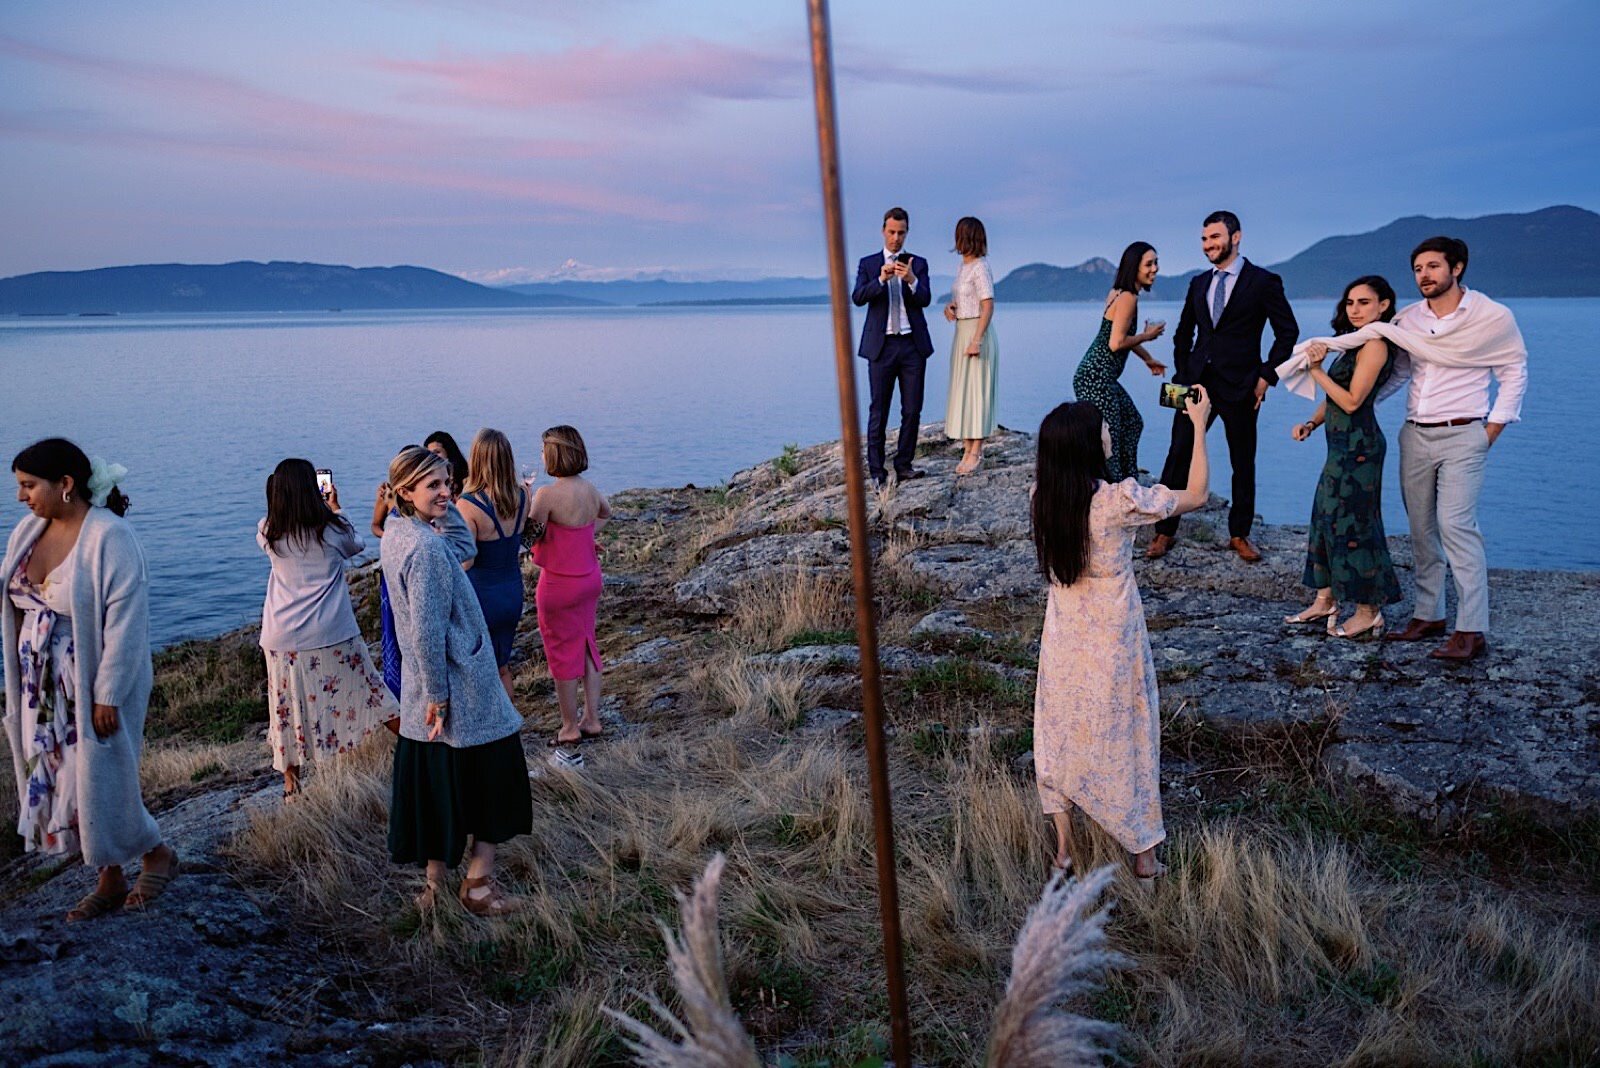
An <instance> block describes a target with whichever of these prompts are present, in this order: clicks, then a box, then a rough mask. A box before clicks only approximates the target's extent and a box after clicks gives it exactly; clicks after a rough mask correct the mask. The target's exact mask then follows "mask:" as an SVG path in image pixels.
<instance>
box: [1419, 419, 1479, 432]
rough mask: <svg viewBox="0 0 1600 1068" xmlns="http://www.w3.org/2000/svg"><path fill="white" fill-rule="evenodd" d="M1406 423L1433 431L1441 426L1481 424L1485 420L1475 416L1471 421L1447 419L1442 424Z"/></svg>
mask: <svg viewBox="0 0 1600 1068" xmlns="http://www.w3.org/2000/svg"><path fill="white" fill-rule="evenodd" d="M1406 422H1408V423H1410V424H1411V425H1412V426H1420V427H1421V428H1422V429H1424V430H1433V429H1434V428H1436V427H1441V426H1466V425H1467V424H1468V423H1481V422H1483V419H1482V418H1481V417H1479V416H1473V417H1471V418H1469V419H1446V420H1445V421H1444V422H1442V423H1419V422H1417V421H1416V420H1415V419H1407V420H1406Z"/></svg>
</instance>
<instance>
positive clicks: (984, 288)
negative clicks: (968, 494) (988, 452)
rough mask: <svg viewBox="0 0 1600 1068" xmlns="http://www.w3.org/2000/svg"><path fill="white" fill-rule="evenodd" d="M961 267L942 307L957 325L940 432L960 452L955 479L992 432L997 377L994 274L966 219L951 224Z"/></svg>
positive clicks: (977, 232)
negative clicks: (959, 445)
mask: <svg viewBox="0 0 1600 1068" xmlns="http://www.w3.org/2000/svg"><path fill="white" fill-rule="evenodd" d="M956 251H957V252H959V253H961V267H960V269H959V270H957V271H956V284H955V286H954V288H953V289H952V290H951V293H950V303H949V304H946V305H945V308H944V317H945V318H946V319H948V320H949V321H950V322H952V323H955V324H956V336H955V340H954V341H953V342H952V343H951V346H950V403H949V406H948V407H947V408H946V409H945V417H944V432H945V434H946V435H948V436H949V437H950V438H952V439H953V440H956V441H960V442H961V443H962V444H963V445H964V446H965V449H964V450H963V452H962V455H961V462H960V463H959V464H957V465H956V474H958V475H970V474H971V473H972V472H973V471H976V470H977V469H978V464H979V463H981V462H982V460H983V441H984V439H985V438H987V437H988V436H989V435H990V434H993V433H994V429H995V401H996V393H997V387H998V384H999V377H1000V347H999V345H998V344H997V343H996V342H995V337H994V330H993V328H992V324H993V320H994V275H992V274H991V273H989V261H988V260H987V259H985V258H984V257H985V256H987V255H988V254H989V237H988V235H987V234H985V233H984V230H983V223H982V222H980V221H978V220H977V219H974V218H973V217H972V216H970V215H968V216H966V217H964V218H963V219H962V220H961V221H960V222H958V223H956Z"/></svg>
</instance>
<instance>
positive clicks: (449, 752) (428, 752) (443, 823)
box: [389, 734, 533, 867]
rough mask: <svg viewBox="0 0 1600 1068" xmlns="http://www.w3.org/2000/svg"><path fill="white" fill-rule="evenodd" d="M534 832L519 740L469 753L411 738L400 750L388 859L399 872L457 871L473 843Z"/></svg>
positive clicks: (503, 740)
mask: <svg viewBox="0 0 1600 1068" xmlns="http://www.w3.org/2000/svg"><path fill="white" fill-rule="evenodd" d="M532 830H533V795H532V794H531V793H530V792H529V791H528V765H527V764H526V762H525V761H524V759H523V756H522V742H521V741H520V740H519V739H518V737H517V735H515V734H511V735H507V736H506V737H504V738H501V739H500V740H499V741H496V742H487V743H485V744H483V745H474V746H469V747H468V748H465V749H455V748H452V747H450V746H448V745H445V744H444V743H443V742H414V741H412V740H411V739H410V738H401V739H400V741H399V743H398V744H397V745H396V746H395V748H394V784H393V788H392V790H391V793H390V798H389V856H390V857H391V858H392V859H393V860H394V862H395V863H396V864H426V863H427V862H428V861H430V860H439V861H443V862H444V863H445V864H447V865H449V866H450V867H455V866H456V864H457V863H459V862H460V860H461V854H462V853H463V852H464V851H465V850H466V848H467V837H468V836H469V835H470V836H471V837H472V838H473V839H474V840H475V841H479V842H490V843H493V844H497V845H498V844H499V843H501V842H508V841H510V840H511V839H513V838H515V837H516V836H517V835H519V834H528V833H530V832H531V831H532Z"/></svg>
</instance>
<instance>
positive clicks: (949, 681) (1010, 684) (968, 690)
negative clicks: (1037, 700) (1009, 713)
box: [905, 659, 1033, 707]
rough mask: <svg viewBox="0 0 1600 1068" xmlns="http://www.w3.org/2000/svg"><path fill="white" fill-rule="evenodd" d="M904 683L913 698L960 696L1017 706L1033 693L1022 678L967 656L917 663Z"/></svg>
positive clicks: (1028, 700)
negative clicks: (936, 661)
mask: <svg viewBox="0 0 1600 1068" xmlns="http://www.w3.org/2000/svg"><path fill="white" fill-rule="evenodd" d="M905 686H906V688H907V689H908V690H909V691H910V695H911V697H912V699H913V700H926V699H929V698H951V697H962V698H970V699H972V700H975V701H979V702H983V703H986V704H990V705H1001V706H1015V707H1020V706H1021V705H1022V704H1023V703H1026V702H1031V700H1032V697H1033V691H1032V690H1031V689H1030V688H1029V687H1027V686H1025V685H1023V684H1022V683H1021V682H1018V681H1016V680H1015V679H1011V678H1007V677H1006V676H1005V675H1002V674H1000V673H999V672H997V671H994V670H992V669H991V668H988V667H986V666H984V665H983V664H974V663H972V662H971V661H967V660H955V659H949V660H940V661H939V662H938V663H936V664H929V665H925V666H923V667H919V668H917V669H916V670H915V671H912V672H911V673H910V674H908V675H907V676H906V677H905Z"/></svg>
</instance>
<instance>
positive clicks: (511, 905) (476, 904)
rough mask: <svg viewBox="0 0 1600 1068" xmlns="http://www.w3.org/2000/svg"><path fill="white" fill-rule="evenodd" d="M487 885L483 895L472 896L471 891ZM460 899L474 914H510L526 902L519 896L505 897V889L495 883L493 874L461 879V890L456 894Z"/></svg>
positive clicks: (493, 915) (463, 905)
mask: <svg viewBox="0 0 1600 1068" xmlns="http://www.w3.org/2000/svg"><path fill="white" fill-rule="evenodd" d="M485 886H486V887H488V888H489V892H488V893H487V894H485V895H484V896H483V897H473V896H472V891H474V890H477V889H479V888H481V887H485ZM456 896H457V897H459V898H460V899H461V906H462V908H464V909H466V910H467V911H468V912H470V913H472V914H473V915H474V916H488V917H491V918H493V917H497V916H510V915H511V914H512V913H514V912H521V911H522V909H523V908H524V906H525V905H526V904H527V903H526V902H525V901H523V900H522V899H521V898H520V897H507V896H506V894H505V891H503V890H501V889H500V887H499V886H498V885H497V884H496V883H495V881H494V876H492V875H485V876H482V877H480V878H477V879H462V880H461V892H460V893H459V894H457V895H456Z"/></svg>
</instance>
